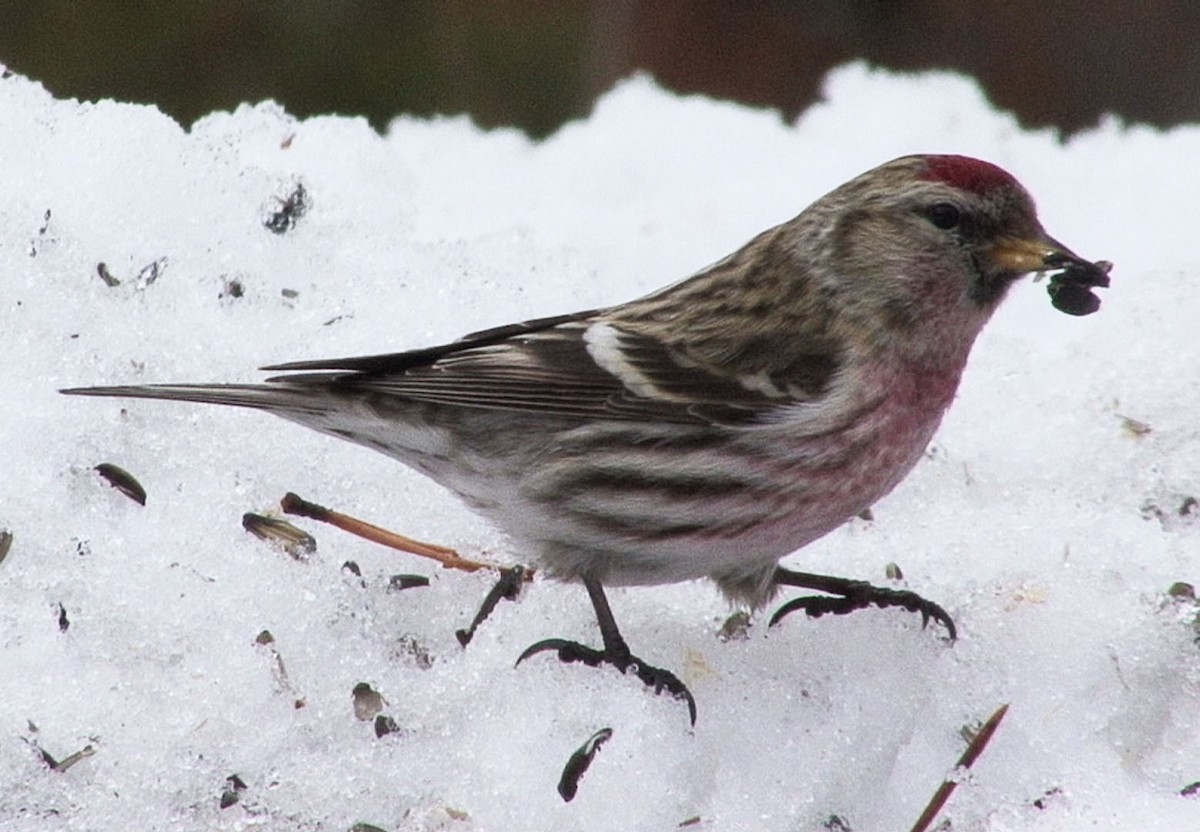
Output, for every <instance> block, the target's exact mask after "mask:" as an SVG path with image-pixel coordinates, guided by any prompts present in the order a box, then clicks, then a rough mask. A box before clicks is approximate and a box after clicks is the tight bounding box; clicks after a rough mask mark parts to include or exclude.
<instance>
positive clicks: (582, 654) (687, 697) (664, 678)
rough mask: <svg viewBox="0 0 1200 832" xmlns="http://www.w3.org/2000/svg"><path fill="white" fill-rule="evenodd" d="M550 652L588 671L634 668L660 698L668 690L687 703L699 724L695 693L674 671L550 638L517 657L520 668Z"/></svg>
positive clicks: (564, 640) (643, 681) (622, 671)
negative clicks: (603, 665)
mask: <svg viewBox="0 0 1200 832" xmlns="http://www.w3.org/2000/svg"><path fill="white" fill-rule="evenodd" d="M548 650H553V651H556V652H557V653H558V660H559V661H561V662H563V663H564V664H572V663H574V662H582V663H583V664H586V665H587V666H588V667H599V666H600V665H602V664H610V665H612V666H613V667H615V668H616V669H617V670H619V671H621V673H626V672H627V671H628V670H629V669H630V668H633V673H634V675H635V676H637V677H638V679H640V680H641V682H642V684H643V685H645V686H646V687H648V688H654V692H655V693H656V694H660V693H662V692H663V691H664V690H665V691H667V692H668V693H670V694H671V695H672V696H674V697H675V698H676V699H680V700H682V701H683V702H685V703H686V704H687V708H688V717H689V718H690V719H691V724H692V725H695V724H696V700H695V699H693V698H692V693H691V691H689V690H688V689H687V685H685V684H684V683H683V682H681V681H680V680H679V677H678V676H676V675H675V674H674V673H672V672H671V671H669V670H663V669H662V668H660V667H654V666H653V665H650V664H647V663H646V662H644V661H642V660H641V659H639V658H638V657H637V656H635V655H633V654H632V653H629V652H622V653H615V654H614V653H606V652H605V651H603V650H597V649H596V648H594V647H588V646H586V645H583V644H580V643H579V642H577V641H568V640H567V639H563V638H547V639H543V640H542V641H539V642H537V643H536V644H531V645H530V646H529V647H526V648H525V651H524V652H523V653H521V655H520V656H518V657H517V664H520V663H521V662H523V661H525V660H526V659H528V658H529V657H530V656H534V655H537V654H538V653H545V652H546V651H548Z"/></svg>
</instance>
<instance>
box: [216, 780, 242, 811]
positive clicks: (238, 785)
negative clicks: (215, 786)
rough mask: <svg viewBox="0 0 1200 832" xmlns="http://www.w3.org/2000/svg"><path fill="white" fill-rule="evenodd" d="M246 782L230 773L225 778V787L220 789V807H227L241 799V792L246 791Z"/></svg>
mask: <svg viewBox="0 0 1200 832" xmlns="http://www.w3.org/2000/svg"><path fill="white" fill-rule="evenodd" d="M246 788H247V787H246V783H245V781H244V780H242V778H241V777H238V776H237V775H236V774H231V775H229V776H228V777H226V778H225V788H224V789H222V790H221V804H220V805H221V808H222V809H228V808H229V807H230V806H233V805H234V804H236V803H237V802H238V801H240V800H241V799H242V792H244V791H246Z"/></svg>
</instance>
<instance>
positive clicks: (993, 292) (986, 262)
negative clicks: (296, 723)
mask: <svg viewBox="0 0 1200 832" xmlns="http://www.w3.org/2000/svg"><path fill="white" fill-rule="evenodd" d="M1110 267H1111V264H1109V263H1106V262H1102V261H1101V262H1096V263H1092V262H1089V261H1086V260H1083V259H1081V258H1080V257H1078V256H1076V255H1075V254H1073V253H1072V252H1071V251H1070V250H1068V249H1067V248H1065V247H1064V246H1063V245H1061V244H1060V243H1058V242H1057V241H1055V240H1054V239H1053V238H1051V237H1050V236H1048V235H1047V234H1046V232H1045V231H1044V230H1043V229H1042V227H1041V225H1040V224H1039V222H1038V219H1037V215H1036V212H1035V210H1034V205H1033V200H1032V199H1031V198H1030V196H1029V194H1028V193H1026V191H1025V189H1024V188H1022V187H1021V185H1020V184H1019V183H1018V182H1017V181H1016V180H1015V179H1014V178H1013V177H1012V176H1011V175H1009V174H1008V173H1006V172H1005V171H1003V170H1001V169H1000V168H998V167H996V166H994V165H991V164H989V163H987V162H982V161H979V160H976V159H971V158H967V157H964V156H906V157H903V158H900V159H896V160H894V161H892V162H889V163H887V164H885V165H882V166H880V167H878V168H875V169H874V170H871V171H868V172H867V173H864V174H862V175H861V176H859V177H857V178H855V179H853V180H851V181H850V182H847V183H846V184H844V185H842V186H841V187H839V188H837V189H836V190H834V191H832V192H831V193H829V194H827V195H826V196H824V197H822V198H821V199H819V200H817V201H816V202H815V203H813V204H812V205H811V206H810V207H809V208H808V209H806V210H805V211H804V212H803V213H801V214H800V215H799V216H797V217H796V218H794V219H792V220H790V221H788V222H785V223H783V224H782V225H779V226H776V227H775V228H772V229H770V230H768V231H764V232H763V233H761V234H759V235H758V236H757V237H755V238H754V239H752V240H751V241H750V242H749V243H747V244H746V245H745V246H743V247H742V248H741V249H739V250H738V251H736V252H734V253H733V254H731V255H729V256H728V257H726V258H725V259H723V260H721V261H719V262H718V263H716V264H714V265H712V266H710V267H708V268H707V269H705V270H703V271H701V272H700V273H699V274H697V275H695V276H693V277H691V278H689V279H687V280H684V281H682V282H680V283H676V284H674V285H671V286H668V287H667V288H665V289H662V290H660V291H657V292H655V293H653V294H651V295H648V296H646V297H644V298H641V299H639V300H635V301H632V302H629V303H624V304H620V305H618V306H612V307H609V308H606V309H596V310H590V311H586V312H577V313H575V314H569V315H560V316H556V317H552V318H542V319H540V320H534V321H527V322H525V323H519V324H513V325H510V326H504V327H499V328H496V329H490V330H486V331H484V332H477V333H474V334H471V335H467V336H465V337H464V338H462V339H460V340H458V341H455V342H453V343H451V344H446V345H443V346H437V347H430V348H427V349H420V350H413V351H411V352H403V353H395V354H390V355H376V356H367V357H360V358H347V359H335V360H328V361H305V362H298V363H293V364H284V365H279V366H274V367H267V368H265V369H267V370H273V371H285V372H288V373H290V374H289V375H283V376H278V377H274V378H269V379H267V380H266V383H264V384H250V385H243V384H236V385H228V384H186V385H150V386H131V387H89V388H78V389H72V390H65V391H63V392H65V393H72V394H79V395H88V396H131V397H140V398H153V399H179V400H184V401H194V402H207V403H213V404H224V405H233V406H237V407H249V408H255V409H259V410H265V411H268V412H270V413H274V414H275V415H277V416H281V417H283V418H284V419H288V420H290V421H293V422H297V423H299V424H301V425H305V426H307V427H310V428H313V429H315V430H319V431H321V432H323V433H328V434H331V435H333V436H337V437H339V438H341V439H348V440H349V441H351V442H355V443H358V444H361V445H365V446H367V447H369V448H373V449H374V450H377V451H380V452H382V453H385V454H387V455H389V456H392V457H394V458H396V459H398V460H400V461H401V462H403V463H404V464H406V465H409V466H411V467H413V468H415V469H417V470H418V471H420V472H422V473H424V474H425V475H427V476H429V477H431V478H432V479H434V480H436V481H437V482H439V483H441V484H442V485H444V486H445V487H447V488H449V489H451V490H452V491H454V492H455V493H456V494H458V495H459V496H460V497H461V498H462V499H463V500H464V501H465V502H466V503H467V504H468V505H469V506H470V507H471V508H473V509H474V510H476V511H478V512H479V513H480V514H482V515H484V516H485V517H486V518H488V519H489V520H490V521H492V522H493V523H494V524H495V525H496V526H498V527H499V528H500V529H501V530H503V531H504V532H505V533H506V534H507V535H508V537H509V539H510V540H511V541H512V543H513V545H514V546H515V547H516V548H517V549H518V550H519V551H520V552H522V553H524V554H527V555H529V556H530V557H532V559H533V560H535V561H536V562H537V563H538V564H539V565H540V566H541V567H542V569H543V570H544V571H545V572H547V573H549V574H550V575H551V576H553V577H556V578H559V579H562V580H567V581H577V582H580V583H582V584H583V585H584V587H585V588H586V589H587V592H588V595H589V596H590V598H591V601H592V604H593V606H594V607H595V611H596V616H597V620H598V623H599V625H600V633H601V638H602V641H603V647H602V648H601V649H596V648H591V647H586V646H584V645H581V644H578V643H576V642H571V641H566V640H563V639H548V640H546V641H543V642H539V643H538V644H535V645H533V646H532V647H530V648H529V649H528V650H526V651H525V653H524V654H522V656H521V658H522V659H524V658H526V657H528V656H530V655H533V654H534V653H537V652H540V651H542V650H552V651H556V652H557V654H558V656H559V658H560V659H562V660H563V661H567V662H584V663H586V664H589V665H592V666H596V665H599V664H602V663H603V664H611V665H613V666H615V667H617V668H618V669H620V670H621V671H622V672H625V671H626V670H629V669H634V670H635V672H636V673H637V675H638V677H639V678H640V679H642V681H643V682H644V683H646V684H647V685H650V686H653V687H654V688H655V689H656V690H659V691H661V690H664V689H665V690H668V691H669V692H671V693H674V694H675V695H676V696H678V697H680V698H683V699H685V700H686V701H687V703H688V706H689V709H690V710H691V713H692V720H693V722H694V721H695V705H694V702H693V701H692V698H691V695H690V693H689V692H688V691H687V689H686V687H684V685H683V684H682V682H680V681H679V679H678V678H677V677H675V676H674V674H672V673H670V672H669V671H666V670H663V669H660V668H656V667H653V666H651V665H649V664H647V663H645V662H643V661H642V660H640V659H638V658H637V657H635V656H634V655H633V654H632V653H631V652H630V650H629V647H628V646H627V645H626V643H625V641H624V639H623V638H622V637H621V635H620V633H619V631H618V629H617V625H616V621H615V619H614V617H613V614H612V611H611V609H610V608H609V605H608V601H607V599H606V597H605V594H604V587H605V586H613V585H631V584H662V583H671V582H674V581H685V580H691V579H694V578H709V579H711V580H712V581H714V582H715V583H716V584H717V586H718V587H720V589H721V590H722V591H723V592H724V594H725V595H726V596H728V597H729V598H730V599H731V600H732V601H735V602H737V603H740V604H745V605H747V606H749V607H751V608H758V607H761V606H762V605H764V604H765V603H766V602H767V601H768V600H769V599H770V598H771V597H772V596H773V595H774V594H775V593H776V591H777V590H778V589H779V587H781V586H796V587H803V588H808V589H814V590H818V591H820V592H823V593H827V594H826V595H822V596H805V597H802V598H798V599H795V600H793V601H792V602H791V603H789V604H787V605H785V607H784V608H783V609H781V610H780V613H777V615H776V619H777V618H779V617H781V615H782V614H786V613H787V612H790V611H792V610H794V609H804V610H805V611H807V612H808V614H809V615H812V616H818V615H821V614H824V613H845V612H849V611H851V610H854V609H859V608H863V607H867V606H881V607H886V606H901V607H904V608H907V609H909V610H912V611H916V612H920V613H921V614H922V616H923V617H924V618H925V619H926V620H927V619H928V618H930V617H933V618H935V619H937V620H939V621H940V622H941V623H943V624H944V625H945V626H946V627H947V628H948V629H949V631H950V635H951V636H952V637H953V635H954V626H953V622H952V621H951V620H950V617H949V616H948V615H947V614H946V612H945V611H944V610H943V609H942V608H941V607H939V606H938V605H936V604H933V603H931V602H929V601H926V600H925V599H923V598H920V597H919V596H917V595H915V594H914V593H911V592H906V591H898V590H893V589H887V588H880V587H874V586H871V585H869V584H866V583H865V582H862V581H854V580H849V579H844V578H835V577H830V576H823V575H813V574H810V573H804V572H795V571H792V570H789V569H785V568H783V567H781V566H780V565H779V560H780V558H782V557H784V556H785V555H788V554H790V553H792V552H795V551H796V550H797V549H799V548H801V547H802V546H804V545H805V544H807V543H810V542H812V541H813V540H816V539H817V538H819V537H821V536H822V535H825V534H828V533H829V532H830V531H832V530H833V529H836V528H837V527H838V526H840V525H841V524H842V523H844V522H845V521H846V520H848V519H849V518H851V517H854V516H855V515H857V514H858V513H860V512H862V511H864V510H865V509H867V508H868V507H869V506H870V505H871V504H873V503H874V502H876V501H877V500H879V499H880V498H881V497H883V496H884V495H885V494H887V493H888V492H889V491H891V490H892V489H893V488H894V487H895V486H896V484H897V483H899V482H900V480H901V479H903V478H904V476H905V475H906V474H908V472H909V471H910V470H911V469H912V467H913V466H914V465H915V464H916V463H917V460H918V459H920V458H921V454H922V452H923V451H924V449H925V447H926V446H927V444H928V443H929V441H930V438H931V437H932V436H933V433H934V430H935V429H936V428H937V426H938V423H939V422H940V421H941V418H942V414H943V413H944V412H945V410H946V408H947V407H948V406H949V405H950V402H951V400H952V399H953V398H954V393H955V390H956V389H957V387H958V382H959V378H960V376H961V374H962V370H963V366H964V365H965V363H966V361H967V355H968V353H969V352H970V350H971V345H972V344H973V343H974V341H975V337H976V335H978V334H979V331H980V329H981V328H982V327H983V325H984V323H985V322H986V321H987V319H988V318H989V317H990V316H991V314H992V312H993V311H994V310H995V309H996V307H997V305H998V304H999V303H1000V301H1001V299H1002V298H1003V297H1004V295H1005V293H1006V292H1007V291H1008V288H1009V286H1010V285H1012V283H1013V282H1014V281H1015V280H1016V279H1017V278H1019V277H1021V276H1022V275H1025V274H1028V273H1031V272H1054V273H1055V274H1054V276H1053V277H1052V279H1051V281H1050V286H1049V289H1050V293H1051V298H1052V300H1053V302H1054V303H1055V305H1056V306H1057V307H1058V308H1060V309H1062V310H1063V311H1065V312H1068V313H1071V314H1088V313H1089V312H1092V311H1095V309H1096V307H1097V306H1098V301H1097V299H1096V297H1095V295H1093V294H1092V293H1091V288H1092V287H1096V286H1107V285H1108V282H1109V281H1108V271H1109V268H1110ZM297 371H299V372H297Z"/></svg>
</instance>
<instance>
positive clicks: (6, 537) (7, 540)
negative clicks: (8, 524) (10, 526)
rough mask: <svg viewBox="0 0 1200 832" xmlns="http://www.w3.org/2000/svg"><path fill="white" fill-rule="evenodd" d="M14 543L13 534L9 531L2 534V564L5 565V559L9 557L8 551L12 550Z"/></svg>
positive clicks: (0, 547) (0, 542) (0, 537)
mask: <svg viewBox="0 0 1200 832" xmlns="http://www.w3.org/2000/svg"><path fill="white" fill-rule="evenodd" d="M12 542H13V535H12V532H10V531H8V530H7V529H5V530H4V531H2V532H0V563H4V559H5V558H6V557H8V550H9V549H11V548H12Z"/></svg>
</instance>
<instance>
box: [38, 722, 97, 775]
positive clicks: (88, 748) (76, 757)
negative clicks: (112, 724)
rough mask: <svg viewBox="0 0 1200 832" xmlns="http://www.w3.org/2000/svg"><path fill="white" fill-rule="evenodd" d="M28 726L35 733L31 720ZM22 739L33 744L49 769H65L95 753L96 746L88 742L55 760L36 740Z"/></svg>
mask: <svg viewBox="0 0 1200 832" xmlns="http://www.w3.org/2000/svg"><path fill="white" fill-rule="evenodd" d="M29 727H30V729H31V731H32V732H33V733H37V726H36V725H34V724H33V723H32V722H31V723H29ZM22 739H24V740H25V742H26V743H28V744H29V745H31V746H33V749H34V750H35V751H37V753H38V756H40V757H41V758H42V762H43V763H45V764H46V765H48V766H49V767H50V770H51V771H66V770H67V769H69V768H70V767H71V766H73V765H75V764H76V763H78V762H79V761H80V760H83V759H86V758H88V757H91V756H92V755H93V754H95V753H96V747H95V746H94V745H92V743H88V744H87V745H85V746H84V747H83V748H81V749H79V750H78V751H76V752H75V753H74V754H68V755H67V756H66V757H63V758H62V759H61V760H56V759H54V756H53V755H52V754H51V753H50V752H49V751H47V750H46V749H44V748H42V747H41V746H40V745H38V743H37V741H36V740H31V739H28V738H24V737H23V738H22ZM94 741H95V738H93V742H94Z"/></svg>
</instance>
